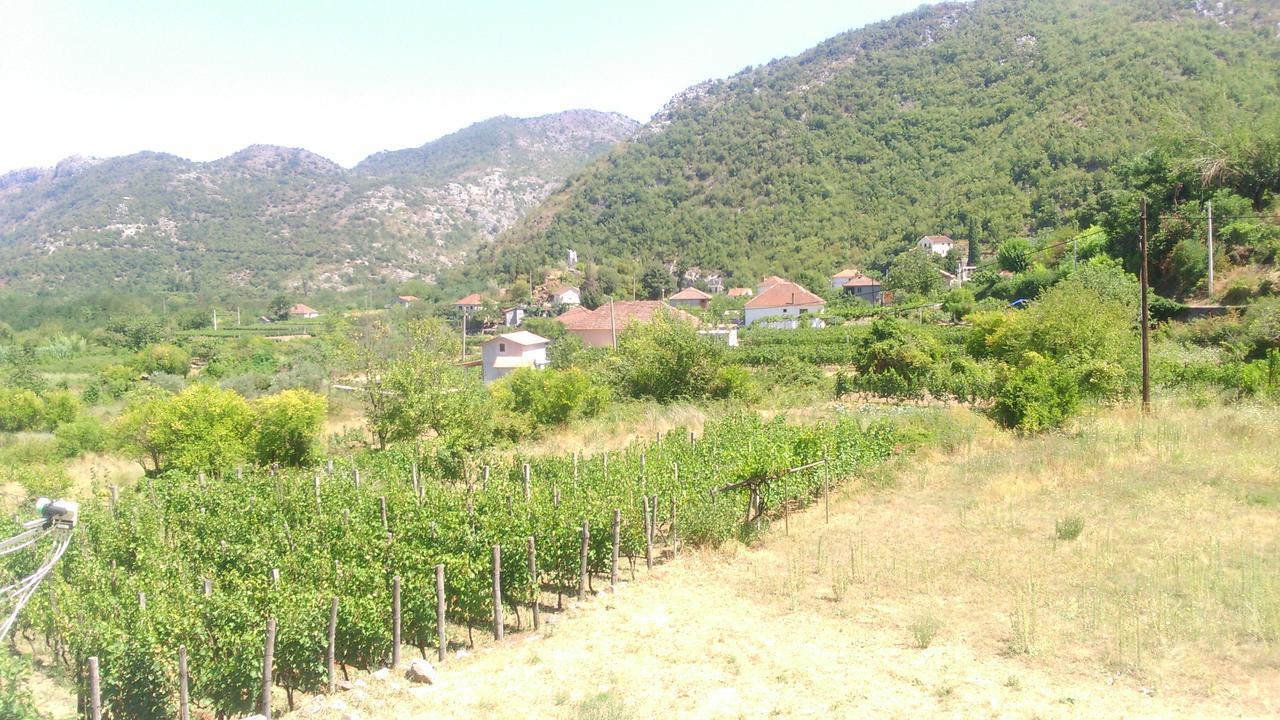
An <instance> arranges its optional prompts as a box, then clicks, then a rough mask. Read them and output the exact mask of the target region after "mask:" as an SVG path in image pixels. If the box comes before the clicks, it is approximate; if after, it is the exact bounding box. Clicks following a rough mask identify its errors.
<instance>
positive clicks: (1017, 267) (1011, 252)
mask: <svg viewBox="0 0 1280 720" xmlns="http://www.w3.org/2000/svg"><path fill="white" fill-rule="evenodd" d="M1033 249H1034V248H1033V247H1032V245H1031V241H1030V240H1027V239H1026V238H1011V239H1009V240H1005V241H1004V242H1002V243H1000V248H999V249H998V250H996V262H997V263H998V264H999V266H1000V269H1001V270H1007V271H1009V272H1012V273H1020V272H1023V271H1024V270H1026V269H1027V268H1028V267H1029V266H1030V265H1031V258H1030V256H1031V251H1032V250H1033Z"/></svg>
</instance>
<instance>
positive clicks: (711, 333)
mask: <svg viewBox="0 0 1280 720" xmlns="http://www.w3.org/2000/svg"><path fill="white" fill-rule="evenodd" d="M698 334H699V335H701V336H702V337H704V338H707V339H708V340H716V341H719V342H722V343H724V344H725V345H728V346H729V347H738V326H737V325H717V326H716V327H713V328H703V329H702V330H699V331H698Z"/></svg>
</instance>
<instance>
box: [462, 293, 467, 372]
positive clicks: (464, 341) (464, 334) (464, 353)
mask: <svg viewBox="0 0 1280 720" xmlns="http://www.w3.org/2000/svg"><path fill="white" fill-rule="evenodd" d="M462 359H463V360H466V359H467V306H466V305H463V306H462Z"/></svg>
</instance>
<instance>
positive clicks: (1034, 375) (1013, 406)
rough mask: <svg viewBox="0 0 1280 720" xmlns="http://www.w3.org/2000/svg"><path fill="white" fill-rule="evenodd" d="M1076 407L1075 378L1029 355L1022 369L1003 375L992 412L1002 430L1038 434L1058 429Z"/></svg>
mask: <svg viewBox="0 0 1280 720" xmlns="http://www.w3.org/2000/svg"><path fill="white" fill-rule="evenodd" d="M1079 404H1080V388H1079V384H1078V381H1077V379H1076V377H1075V376H1074V375H1073V374H1072V373H1071V372H1070V371H1068V370H1067V369H1065V368H1063V367H1062V366H1060V365H1058V364H1057V363H1055V362H1054V361H1053V360H1050V359H1049V358H1046V357H1043V356H1040V355H1037V354H1036V353H1032V352H1028V353H1026V355H1025V356H1024V357H1023V363H1022V365H1021V367H1018V368H1014V369H1011V370H1007V371H1006V375H1005V378H1004V380H1003V382H1002V383H1000V387H999V389H998V390H997V391H996V399H995V406H994V407H993V408H992V412H993V414H994V415H995V418H996V419H997V420H998V421H999V422H1000V423H1001V424H1002V425H1004V426H1005V427H1008V428H1016V429H1018V430H1021V431H1023V432H1040V431H1043V430H1051V429H1053V428H1058V427H1061V426H1062V425H1063V423H1065V422H1066V421H1067V419H1068V418H1070V417H1071V415H1072V414H1073V413H1074V412H1075V411H1076V408H1077V407H1078V406H1079Z"/></svg>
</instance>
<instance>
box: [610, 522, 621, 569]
mask: <svg viewBox="0 0 1280 720" xmlns="http://www.w3.org/2000/svg"><path fill="white" fill-rule="evenodd" d="M621 524H622V511H621V510H614V511H613V558H612V560H611V562H610V564H609V587H611V588H617V587H618V528H619V526H620V525H621Z"/></svg>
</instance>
